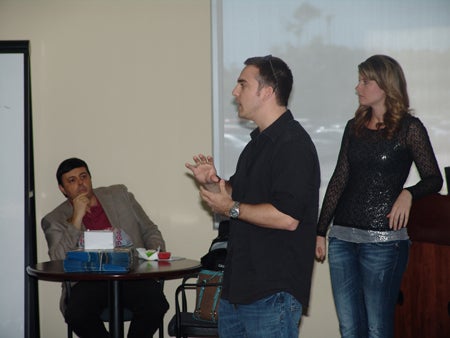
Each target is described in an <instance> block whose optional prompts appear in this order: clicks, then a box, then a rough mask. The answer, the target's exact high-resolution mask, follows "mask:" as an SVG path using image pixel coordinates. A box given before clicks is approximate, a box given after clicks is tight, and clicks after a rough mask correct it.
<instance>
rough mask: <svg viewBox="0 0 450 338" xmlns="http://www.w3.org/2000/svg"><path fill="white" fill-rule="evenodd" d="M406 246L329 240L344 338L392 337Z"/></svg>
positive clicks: (332, 274) (334, 291) (407, 245)
mask: <svg viewBox="0 0 450 338" xmlns="http://www.w3.org/2000/svg"><path fill="white" fill-rule="evenodd" d="M409 246H410V241H409V240H402V241H391V242H383V243H351V242H346V241H342V240H339V239H337V238H330V243H329V251H328V258H329V262H330V275H331V285H332V288H333V296H334V303H335V305H336V311H337V315H338V319H339V329H340V331H341V336H342V337H343V338H389V337H393V336H394V314H395V305H396V303H397V298H398V294H399V291H400V284H401V280H402V276H403V272H404V271H405V269H406V264H407V262H408V255H409Z"/></svg>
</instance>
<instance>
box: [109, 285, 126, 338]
mask: <svg viewBox="0 0 450 338" xmlns="http://www.w3.org/2000/svg"><path fill="white" fill-rule="evenodd" d="M120 287H121V285H120V281H118V280H110V281H109V334H110V336H111V337H112V338H123V308H122V304H121V292H120V291H121V290H120Z"/></svg>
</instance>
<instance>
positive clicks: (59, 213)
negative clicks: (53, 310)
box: [42, 158, 169, 338]
mask: <svg viewBox="0 0 450 338" xmlns="http://www.w3.org/2000/svg"><path fill="white" fill-rule="evenodd" d="M56 178H57V180H58V185H59V189H60V190H61V192H62V193H63V194H64V196H66V197H67V200H66V201H65V202H64V203H62V204H61V205H59V206H58V207H57V208H56V209H55V210H53V211H52V212H50V213H49V214H48V215H46V216H45V217H44V218H43V219H42V229H43V230H44V233H45V238H46V239H47V244H48V248H49V251H48V252H49V256H50V258H51V259H52V260H55V259H64V258H65V256H66V252H67V251H70V250H75V249H77V248H78V243H79V240H80V236H81V235H82V234H83V232H84V231H85V230H88V229H89V230H102V229H109V228H115V229H121V230H122V231H123V232H125V233H126V234H127V235H128V236H129V237H130V240H131V241H132V242H133V245H134V247H135V248H138V247H143V248H146V249H157V248H158V247H160V248H161V250H165V242H164V240H163V238H162V236H161V232H160V231H159V230H158V227H157V226H156V224H154V223H153V222H152V221H151V220H150V218H149V217H148V216H147V215H146V213H145V211H144V210H143V209H142V207H141V206H140V205H139V203H138V202H137V201H136V200H135V198H134V196H133V194H131V193H130V192H128V190H127V188H126V187H125V186H124V185H113V186H110V187H102V188H96V189H92V181H91V174H90V172H89V168H88V166H87V164H86V162H84V161H83V160H80V159H77V158H69V159H67V160H65V161H63V162H62V163H61V164H60V165H59V167H58V170H57V172H56ZM63 286H65V285H63ZM64 295H65V291H64V290H63V295H62V297H61V311H62V312H63V315H64V317H65V320H66V322H67V323H68V324H69V325H71V327H72V329H73V330H74V331H75V333H76V334H77V335H78V336H79V337H81V338H87V337H92V338H102V337H105V338H106V337H109V334H108V332H107V330H106V328H105V325H104V323H103V322H102V320H101V319H100V314H101V312H102V310H103V309H104V308H105V307H107V306H108V285H107V284H106V282H104V281H81V282H77V283H76V284H75V285H74V286H73V287H72V288H71V296H70V299H69V300H68V301H67V302H66V301H65V299H64V298H65V297H64ZM66 303H67V304H66ZM122 304H123V306H124V307H126V308H128V309H130V310H131V311H132V312H133V319H132V321H131V324H130V328H129V331H128V338H133V337H152V336H153V334H154V333H155V332H156V330H157V329H158V327H159V323H160V321H161V320H162V318H163V317H164V314H165V313H166V311H167V310H168V308H169V304H168V303H167V300H166V298H165V296H164V294H163V292H162V289H161V287H160V285H159V283H158V282H157V281H155V280H136V281H124V282H123V283H122Z"/></svg>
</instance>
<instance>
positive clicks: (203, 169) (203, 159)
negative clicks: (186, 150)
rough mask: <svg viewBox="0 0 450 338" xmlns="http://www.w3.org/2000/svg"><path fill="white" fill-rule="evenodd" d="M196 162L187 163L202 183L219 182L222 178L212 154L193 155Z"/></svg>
mask: <svg viewBox="0 0 450 338" xmlns="http://www.w3.org/2000/svg"><path fill="white" fill-rule="evenodd" d="M193 160H194V164H190V163H186V164H185V166H186V168H188V169H190V170H191V171H192V174H193V175H194V177H195V179H196V180H197V182H198V183H200V184H202V185H208V184H215V183H219V181H220V178H219V177H218V176H217V171H216V168H215V166H214V160H213V158H212V156H205V155H203V154H199V155H197V156H194V157H193Z"/></svg>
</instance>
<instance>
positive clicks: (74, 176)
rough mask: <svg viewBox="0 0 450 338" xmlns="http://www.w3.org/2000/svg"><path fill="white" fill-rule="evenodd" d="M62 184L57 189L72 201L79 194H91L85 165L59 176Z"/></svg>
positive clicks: (89, 179) (89, 195) (89, 178)
mask: <svg viewBox="0 0 450 338" xmlns="http://www.w3.org/2000/svg"><path fill="white" fill-rule="evenodd" d="M61 181H62V185H61V184H60V185H59V190H61V192H62V193H63V194H64V195H65V196H66V197H67V198H68V199H69V200H70V201H72V200H73V199H74V198H75V197H77V196H78V195H80V194H86V195H87V196H88V197H89V198H90V197H91V196H92V195H93V191H92V181H91V176H90V175H89V173H88V172H87V170H86V168H85V167H80V168H75V169H72V170H71V171H68V172H67V173H65V174H63V175H62V177H61Z"/></svg>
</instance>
